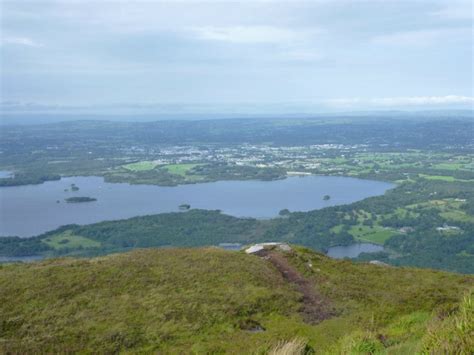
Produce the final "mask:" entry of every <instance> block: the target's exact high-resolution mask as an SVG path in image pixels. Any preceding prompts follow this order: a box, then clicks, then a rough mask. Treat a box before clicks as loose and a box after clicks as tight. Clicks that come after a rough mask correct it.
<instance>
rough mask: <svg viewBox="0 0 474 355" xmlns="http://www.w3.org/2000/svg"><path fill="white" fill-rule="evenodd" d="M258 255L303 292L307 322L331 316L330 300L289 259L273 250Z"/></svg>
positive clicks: (316, 321)
mask: <svg viewBox="0 0 474 355" xmlns="http://www.w3.org/2000/svg"><path fill="white" fill-rule="evenodd" d="M258 255H259V256H260V257H262V258H264V259H266V260H268V261H269V262H271V263H272V264H273V265H274V266H275V267H276V268H277V270H278V271H279V272H280V273H281V274H282V276H283V278H284V279H285V280H287V281H288V282H289V283H291V284H293V285H295V288H296V290H297V291H298V292H300V293H301V294H302V300H301V303H302V309H301V313H302V315H303V319H304V321H305V322H306V323H310V324H317V323H319V322H321V321H323V320H325V319H328V318H331V316H332V315H333V312H332V311H331V307H330V305H329V302H328V301H327V300H326V299H325V298H324V297H323V296H321V295H320V294H319V293H318V292H317V291H316V290H315V289H314V287H313V286H312V285H311V283H310V282H309V281H308V280H307V279H305V278H304V277H303V275H301V274H300V272H299V271H298V270H297V269H296V268H295V267H293V266H292V265H290V264H289V263H288V260H287V259H286V258H285V257H284V256H283V255H282V254H280V253H277V252H274V251H271V250H262V251H260V252H259V253H258Z"/></svg>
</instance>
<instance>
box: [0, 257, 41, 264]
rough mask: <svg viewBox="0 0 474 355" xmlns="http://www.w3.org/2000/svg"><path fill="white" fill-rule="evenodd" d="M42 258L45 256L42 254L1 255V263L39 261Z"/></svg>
mask: <svg viewBox="0 0 474 355" xmlns="http://www.w3.org/2000/svg"><path fill="white" fill-rule="evenodd" d="M42 259H43V256H41V255H30V256H0V264H3V263H13V262H22V263H32V262H33V261H39V260H42Z"/></svg>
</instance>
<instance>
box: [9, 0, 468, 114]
mask: <svg viewBox="0 0 474 355" xmlns="http://www.w3.org/2000/svg"><path fill="white" fill-rule="evenodd" d="M1 10H2V11H1V13H2V15H1V17H2V25H1V40H0V51H1V64H0V65H1V86H2V94H1V100H0V101H1V104H0V110H1V112H3V113H6V112H57V111H61V112H63V111H64V112H65V111H68V112H83V111H87V112H101V111H104V110H105V111H107V112H113V113H117V112H119V113H120V112H150V111H151V112H155V113H156V112H167V113H182V112H186V113H189V112H194V113H196V112H198V113H203V114H205V113H216V112H221V113H239V112H240V113H243V112H247V113H250V114H260V113H268V114H272V113H277V112H278V113H283V114H284V113H322V112H350V111H373V110H381V111H384V110H439V109H472V107H473V103H474V98H473V92H472V90H473V88H472V84H473V83H472V81H473V80H472V44H473V43H472V42H473V40H472V24H473V22H472V3H471V1H464V0H461V1H446V0H436V1H429V2H428V1H413V2H407V1H384V2H380V1H375V0H368V1H361V2H354V1H345V0H340V1H332V2H328V1H298V2H279V1H252V2H250V1H241V2H219V3H218V2H212V1H211V2H200V1H190V0H189V1H180V2H160V1H133V2H132V1H122V0H115V1H102V2H98V1H88V2H78V1H65V0H44V1H28V0H26V1H8V0H7V1H2V2H1Z"/></svg>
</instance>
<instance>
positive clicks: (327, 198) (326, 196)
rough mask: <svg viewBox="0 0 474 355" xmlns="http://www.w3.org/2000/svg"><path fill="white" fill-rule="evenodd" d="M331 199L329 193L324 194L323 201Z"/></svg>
mask: <svg viewBox="0 0 474 355" xmlns="http://www.w3.org/2000/svg"><path fill="white" fill-rule="evenodd" d="M330 199H331V196H329V195H324V197H323V200H324V201H329V200H330Z"/></svg>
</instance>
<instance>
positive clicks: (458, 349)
mask: <svg viewBox="0 0 474 355" xmlns="http://www.w3.org/2000/svg"><path fill="white" fill-rule="evenodd" d="M473 335H474V290H472V289H471V290H470V291H469V292H468V293H467V294H466V295H465V296H464V298H463V300H462V302H461V304H460V306H459V309H458V310H457V311H455V312H453V313H452V314H449V315H448V316H447V317H445V318H444V319H443V318H435V319H433V320H432V322H431V323H430V324H429V325H428V332H427V334H426V335H425V336H424V337H423V342H422V348H423V351H424V352H425V353H430V354H432V353H435V352H438V353H444V354H454V353H457V354H469V353H472V352H473V351H474V336H473Z"/></svg>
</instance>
